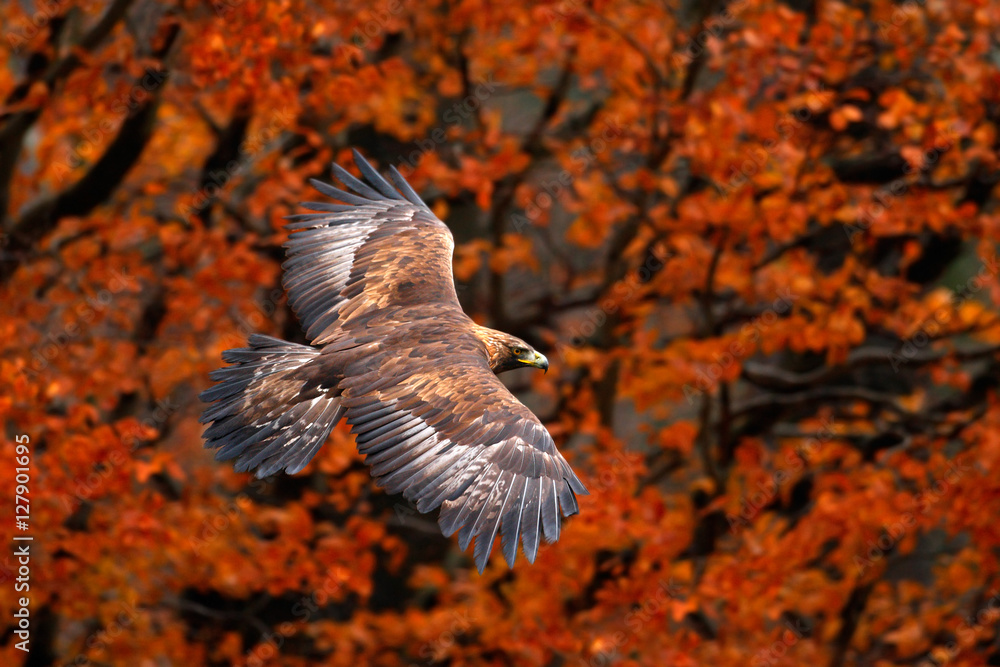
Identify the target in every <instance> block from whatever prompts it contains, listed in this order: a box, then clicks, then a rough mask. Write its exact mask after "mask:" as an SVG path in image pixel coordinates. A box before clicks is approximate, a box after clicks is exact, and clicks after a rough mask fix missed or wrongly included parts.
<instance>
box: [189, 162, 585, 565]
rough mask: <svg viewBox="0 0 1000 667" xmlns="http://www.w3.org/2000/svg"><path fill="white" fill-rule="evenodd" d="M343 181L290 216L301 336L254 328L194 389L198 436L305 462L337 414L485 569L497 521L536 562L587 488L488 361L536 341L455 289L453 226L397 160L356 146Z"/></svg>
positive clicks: (507, 551) (388, 482)
mask: <svg viewBox="0 0 1000 667" xmlns="http://www.w3.org/2000/svg"><path fill="white" fill-rule="evenodd" d="M354 160H355V163H356V164H357V166H358V168H359V169H360V171H361V174H362V177H363V178H364V181H362V180H359V179H358V178H355V177H354V176H352V175H351V174H350V173H349V172H348V171H347V170H345V169H344V168H342V167H340V166H338V165H334V166H333V170H334V173H335V174H336V176H337V178H338V179H339V180H340V181H341V182H342V183H343V184H344V186H346V188H348V189H349V190H351V191H352V192H347V191H344V190H340V189H338V188H335V187H333V186H331V185H327V184H326V183H322V182H320V181H312V183H313V185H314V186H315V187H316V189H318V190H319V191H320V192H322V193H323V194H325V195H328V196H330V197H332V198H334V199H336V200H339V201H340V202H343V203H341V204H328V203H317V202H305V203H304V204H303V206H304V207H305V208H307V209H309V210H312V211H316V213H308V214H300V215H294V216H290V219H291V220H292V222H291V224H289V225H288V229H289V230H290V231H291V232H292V233H291V235H290V236H289V240H288V242H287V243H286V244H285V247H286V249H287V251H288V259H287V261H286V262H285V263H284V265H283V268H284V280H283V282H284V286H285V289H286V290H287V292H288V296H289V300H290V303H291V306H292V309H293V310H294V311H295V313H296V315H297V316H298V318H299V320H300V321H301V323H302V326H303V327H304V329H305V332H306V338H307V339H308V340H309V341H310V343H311V345H298V344H295V343H288V342H285V341H282V340H278V339H276V338H270V337H268V336H262V335H253V336H251V337H250V347H249V348H240V349H233V350H227V351H226V352H224V353H223V355H222V358H223V360H224V361H226V362H229V363H230V364H232V365H230V366H227V367H225V368H221V369H219V370H217V371H214V372H213V373H212V379H213V380H217V381H219V384H216V385H215V386H214V387H212V388H210V389H208V390H206V391H205V392H203V393H202V399H203V400H204V401H206V402H210V403H212V405H210V406H209V407H208V408H206V410H205V412H204V414H203V415H202V418H201V421H202V422H203V423H209V422H211V425H210V426H209V427H208V428H207V429H206V430H205V439H206V443H205V446H206V447H210V448H213V449H217V452H216V458H217V459H219V460H224V459H236V470H238V471H248V470H254V469H256V471H257V476H258V477H264V476H266V475H270V474H272V473H275V472H278V471H280V470H285V471H287V472H288V473H296V472H298V471H300V470H301V469H302V468H303V467H305V465H306V464H307V463H308V462H309V461H310V460H311V459H312V457H313V456H314V455H315V454H316V451H317V450H318V449H319V448H320V446H321V445H322V444H323V443H324V442H325V441H326V438H327V436H328V435H329V434H330V431H331V430H332V429H333V427H334V425H335V424H336V423H337V422H338V421H340V419H341V417H343V416H345V415H346V417H347V422H348V423H349V424H350V425H351V431H352V432H353V433H354V434H356V436H357V445H358V451H359V452H360V453H361V454H362V455H364V457H365V462H366V463H368V464H369V465H370V466H371V472H372V476H373V477H375V481H376V483H377V484H378V485H379V486H381V487H384V488H385V490H386V491H388V492H389V493H402V494H403V496H404V497H406V498H407V499H408V500H410V501H412V502H413V503H414V504H415V505H416V507H417V509H418V510H419V511H421V512H429V511H430V510H432V509H434V508H436V507H440V508H441V512H440V517H439V520H438V521H439V523H440V525H441V530H442V532H443V533H444V534H445V535H446V536H448V535H451V534H452V533H454V532H455V531H458V534H459V544H460V546H461V548H462V549H463V550H464V549H465V548H466V547H468V545H469V543H470V541H472V539H473V538H476V546H475V560H476V565H477V567H478V568H479V571H480V572H482V571H483V568H484V567H485V566H486V561H487V559H488V558H489V554H490V550H491V547H492V546H493V541H494V539H495V538H496V536H497V533H498V532H499V533H500V536H501V542H502V548H503V555H504V558H505V559H506V560H507V563H508V564H509V565H510V566H513V564H514V557H515V554H516V552H517V542H518V537H520V539H521V542H522V545H523V548H524V553H525V555H526V556H527V558H528V560H529V561H531V562H534V560H535V555H536V553H537V551H538V543H539V538H540V536H541V535H544V536H545V538H546V540H548V541H550V542H552V541H555V540H556V539H557V538H558V537H559V527H560V521H561V518H560V514H562V515H565V516H570V515H571V514H576V512H577V503H576V495H575V494H577V493H579V494H586V493H587V490H586V489H585V488H584V486H583V484H582V483H581V482H580V480H579V479H578V478H577V476H576V475H575V474H574V473H573V471H572V469H570V466H569V464H568V463H567V462H566V460H565V459H564V458H563V457H562V455H561V454H560V453H559V451H558V450H557V449H556V447H555V444H554V443H553V441H552V437H551V436H550V435H549V433H548V431H546V430H545V427H544V426H542V424H541V422H539V421H538V418H537V417H535V415H534V414H532V413H531V411H530V410H528V408H526V407H525V406H524V405H523V404H522V403H521V402H520V401H518V400H517V399H516V398H515V397H514V396H513V395H512V394H511V393H510V392H509V391H508V390H507V388H506V387H505V386H504V385H503V383H501V382H500V380H498V379H497V377H496V373H499V372H502V371H505V370H509V369H512V368H519V367H522V366H537V367H540V368H548V362H547V361H546V360H545V357H543V356H542V355H540V354H539V353H537V352H535V351H534V350H533V349H531V347H530V346H529V345H527V344H526V343H525V342H524V341H521V340H519V339H517V338H515V337H513V336H510V335H508V334H505V333H503V332H500V331H494V330H492V329H487V328H485V327H481V326H479V325H477V324H476V323H474V322H473V321H472V320H471V319H470V318H469V317H468V316H467V315H466V314H465V313H464V312H463V311H462V308H461V306H460V305H459V303H458V297H457V295H456V293H455V284H454V280H453V278H452V267H451V257H452V252H453V250H454V248H455V242H454V240H453V238H452V235H451V232H450V231H449V230H448V227H447V226H446V225H445V224H444V223H443V222H441V221H440V220H438V219H437V217H436V216H435V215H434V214H433V213H432V212H431V210H430V209H429V208H428V207H427V205H426V204H425V203H424V202H423V201H422V200H421V199H420V197H419V196H418V195H417V193H416V192H414V191H413V189H412V188H411V187H410V186H409V184H408V183H407V182H406V181H405V180H404V179H403V177H402V176H401V175H400V174H399V172H398V171H396V170H395V169H394V168H393V169H392V170H391V172H390V177H391V179H392V181H393V183H394V184H395V187H393V186H392V185H390V184H389V183H388V182H387V181H386V180H385V179H383V178H382V176H381V175H379V173H378V172H377V171H375V169H373V168H372V166H371V165H370V164H368V162H366V161H365V160H364V158H362V157H361V155H360V154H359V153H358V152H357V151H355V152H354Z"/></svg>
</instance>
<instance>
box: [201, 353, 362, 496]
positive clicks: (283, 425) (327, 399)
mask: <svg viewBox="0 0 1000 667" xmlns="http://www.w3.org/2000/svg"><path fill="white" fill-rule="evenodd" d="M319 353H320V351H319V350H318V349H316V348H314V347H309V346H307V345H297V344H295V343H288V342H285V341H283V340H279V339H277V338H271V337H270V336H262V335H258V334H254V335H252V336H250V347H249V348H240V349H235V350H227V351H226V352H225V353H224V354H223V359H224V360H225V361H228V362H230V363H232V364H233V365H232V366H227V367H225V368H220V369H219V370H217V371H213V372H212V374H211V377H212V379H213V380H218V381H219V384H217V385H215V386H214V387H211V388H210V389H206V390H205V391H204V392H202V394H201V399H202V400H203V401H205V402H213V401H215V403H214V404H213V405H211V406H209V407H207V408H206V409H205V411H204V412H203V413H202V416H201V422H202V423H203V424H205V423H209V422H212V423H211V425H210V426H209V427H208V428H207V429H206V430H205V447H207V448H209V449H215V450H217V451H216V454H215V458H216V459H217V460H220V461H222V460H227V459H236V462H235V468H236V470H237V471H238V472H245V471H249V470H254V469H255V468H256V475H257V477H266V476H268V475H271V474H274V473H276V472H278V471H280V470H282V469H284V470H285V471H286V472H288V473H289V474H294V473H297V472H299V471H300V470H302V468H304V467H305V466H306V464H307V463H309V461H310V460H312V458H313V456H315V455H316V452H317V451H318V450H319V448H320V447H321V446H322V445H323V443H324V442H326V438H327V436H328V435H330V431H331V430H333V427H334V426H335V425H336V423H337V422H338V421H340V418H341V416H343V412H344V408H343V407H342V406H341V404H340V397H339V396H337V395H335V394H334V393H333V392H332V391H329V390H327V389H325V388H323V387H322V386H320V385H319V384H318V383H316V382H314V381H311V380H310V379H309V378H308V375H307V374H305V373H302V372H301V371H299V369H301V368H302V367H303V366H305V365H306V364H308V363H309V362H310V361H313V360H314V359H315V358H316V357H317V356H318V355H319Z"/></svg>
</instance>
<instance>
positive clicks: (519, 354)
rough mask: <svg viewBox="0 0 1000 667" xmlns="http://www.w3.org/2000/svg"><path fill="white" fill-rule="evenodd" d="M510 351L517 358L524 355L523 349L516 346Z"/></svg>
mask: <svg viewBox="0 0 1000 667" xmlns="http://www.w3.org/2000/svg"><path fill="white" fill-rule="evenodd" d="M510 351H511V352H513V353H514V354H515V355H516V356H518V357H519V356H521V355H522V354H524V348H523V347H517V346H515V347H512V348H510Z"/></svg>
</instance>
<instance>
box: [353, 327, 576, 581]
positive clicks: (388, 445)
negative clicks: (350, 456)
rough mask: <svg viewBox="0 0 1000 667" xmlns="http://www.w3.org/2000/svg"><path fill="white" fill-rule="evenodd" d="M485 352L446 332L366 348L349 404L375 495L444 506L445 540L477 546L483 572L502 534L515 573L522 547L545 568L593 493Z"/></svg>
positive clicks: (417, 333)
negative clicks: (566, 524) (563, 525)
mask: <svg viewBox="0 0 1000 667" xmlns="http://www.w3.org/2000/svg"><path fill="white" fill-rule="evenodd" d="M473 345H474V341H472V340H471V339H470V338H469V334H468V333H466V332H463V331H462V330H461V329H460V328H459V326H458V325H457V324H453V323H449V322H445V323H435V324H433V325H422V326H415V327H414V330H413V331H412V332H404V331H397V332H396V333H395V334H393V335H390V336H388V337H387V338H385V339H383V340H381V341H380V342H379V343H377V344H373V345H372V346H363V347H361V348H358V349H361V350H363V353H361V354H359V355H358V356H357V357H356V358H355V359H354V360H353V361H352V362H351V363H350V364H348V365H347V367H346V368H345V374H344V375H345V377H344V379H343V380H342V381H341V383H340V388H341V391H342V393H341V404H342V405H343V406H344V408H345V409H346V412H347V421H348V423H350V424H351V427H352V428H351V430H352V432H353V433H355V434H356V435H357V443H358V451H359V452H361V454H363V455H364V456H365V462H366V463H368V464H369V465H371V466H372V476H373V477H375V480H376V483H377V484H378V485H379V486H382V487H384V488H385V490H386V491H387V492H389V493H402V494H403V496H404V497H405V498H407V499H408V500H410V501H411V502H412V503H414V504H415V506H416V508H417V510H419V511H420V512H429V511H431V510H432V509H434V508H436V507H438V506H440V507H441V513H440V516H439V519H438V522H439V524H440V525H441V530H442V532H444V534H445V535H451V534H452V533H454V532H456V531H458V534H459V545H460V546H461V548H462V549H463V550H464V549H465V548H466V547H468V545H469V542H470V541H471V540H472V538H473V537H475V538H476V548H475V559H476V565H477V567H478V568H479V571H480V572H482V570H483V568H484V567H485V566H486V561H487V559H488V558H489V554H490V548H491V547H492V545H493V541H494V538H495V537H496V536H497V533H498V532H499V534H500V535H501V537H502V544H503V554H504V558H505V559H506V560H507V563H508V564H509V565H511V566H513V564H514V557H515V554H516V551H517V542H518V537H519V536H520V538H521V540H522V543H523V546H524V553H525V555H526V556H527V558H528V560H529V561H531V562H534V560H535V554H536V553H537V551H538V543H539V539H540V536H541V534H542V533H543V532H544V535H545V538H546V539H547V540H548V541H549V542H554V541H555V540H556V539H557V538H558V537H559V528H560V521H561V519H560V512H561V513H562V514H563V515H565V516H570V515H571V514H576V512H577V503H576V497H575V495H574V494H575V493H580V494H586V493H587V490H586V488H585V487H584V486H583V484H582V483H581V482H580V480H579V479H578V478H577V476H576V475H575V474H574V473H573V470H572V469H571V468H570V466H569V464H568V463H567V462H566V460H565V459H564V458H563V456H562V454H560V453H559V451H558V450H557V449H556V447H555V444H554V443H553V442H552V437H551V436H550V435H549V433H548V431H546V430H545V427H544V426H542V424H541V422H539V421H538V418H537V417H535V415H534V414H532V412H531V411H530V410H529V409H528V408H527V407H525V406H524V405H523V404H522V403H521V402H520V401H518V400H517V399H516V398H515V397H514V396H513V394H511V393H510V391H508V390H507V388H506V387H505V386H504V384H503V383H502V382H501V381H500V380H499V379H498V378H497V376H496V375H494V374H493V372H492V371H491V370H490V367H489V365H488V364H487V362H486V359H485V358H484V357H483V356H482V354H481V353H477V352H476V351H475V350H474V348H473Z"/></svg>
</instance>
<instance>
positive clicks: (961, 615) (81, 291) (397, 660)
mask: <svg viewBox="0 0 1000 667" xmlns="http://www.w3.org/2000/svg"><path fill="white" fill-rule="evenodd" d="M0 33H2V38H3V39H2V42H0V59H2V65H3V66H2V67H0V218H2V220H3V230H2V247H0V259H2V262H0V303H2V304H3V306H2V307H3V317H2V320H0V377H2V378H3V391H2V393H0V416H2V419H3V422H4V425H5V430H4V434H3V435H4V437H3V444H2V446H0V479H2V480H3V483H2V485H0V488H2V489H3V493H2V495H0V508H2V509H0V526H2V534H3V536H4V547H3V548H4V551H3V555H2V556H0V580H2V584H0V610H2V613H3V619H4V620H3V621H0V626H3V627H5V628H7V632H6V634H5V635H4V638H3V642H4V644H3V646H0V662H2V663H3V664H22V663H23V664H29V665H49V664H53V665H55V664H58V665H84V664H94V665H128V666H135V665H241V666H242V665H247V666H256V665H346V666H357V665H368V664H378V665H431V664H435V665H437V664H440V665H475V664H492V665H505V664H515V665H521V664H524V665H529V664H532V665H533V664H538V665H593V666H602V665H640V664H641V665H682V666H684V665H692V666H693V665H750V666H754V667H756V666H762V665H824V666H825V665H830V666H836V665H851V664H864V665H924V666H928V665H934V666H938V665H945V664H947V665H989V664H998V662H1000V648H998V647H1000V638H998V630H997V621H998V619H1000V563H998V556H1000V528H998V525H1000V524H998V520H997V517H998V516H1000V401H998V393H997V392H998V384H1000V278H998V272H1000V263H998V261H1000V260H998V255H997V243H998V240H1000V210H998V200H997V194H998V191H997V183H998V180H1000V165H998V149H1000V137H998V123H1000V41H998V37H997V36H998V35H1000V5H998V3H996V2H993V1H991V0H982V1H978V2H953V3H950V2H949V3H945V2H930V1H928V2H924V1H922V0H907V1H906V2H897V3H893V2H888V1H885V0H872V1H871V2H866V3H843V2H826V1H818V0H817V1H815V2H808V1H801V0H795V1H792V0H788V1H786V2H778V1H767V0H732V1H730V2H724V1H722V2H719V1H710V2H691V1H687V0H685V1H680V2H678V1H674V0H665V1H664V2H648V1H637V2H631V1H629V2H616V3H607V2H596V1H591V0H560V1H558V2H541V3H532V2H523V3H522V2H480V1H477V0H467V1H465V2H435V1H433V0H431V1H429V2H422V3H417V2H409V1H407V0H376V1H375V2H371V3H362V2H348V1H346V0H341V1H336V2H334V1H332V0H331V1H324V2H304V1H302V0H282V1H280V2H264V1H263V0H213V1H212V2H211V3H208V2H195V1H193V0H185V1H180V2H177V1H170V0H165V1H163V2H153V1H151V0H106V1H104V2H95V1H91V0H79V1H78V2H75V3H74V2H58V1H57V0H38V1H37V3H36V5H35V7H34V9H31V8H30V7H29V3H22V2H9V3H4V4H3V5H2V7H0ZM351 147H357V148H359V149H360V150H361V151H362V152H363V153H364V154H365V155H366V156H368V157H369V158H370V159H372V160H373V162H375V163H377V164H378V165H379V166H381V167H382V168H383V169H384V168H386V167H387V166H388V165H390V164H395V165H397V166H398V167H399V168H400V170H401V171H402V172H403V173H404V174H405V175H406V176H407V178H408V179H409V181H410V182H411V184H412V185H413V186H414V188H415V189H416V190H417V191H419V192H420V193H421V194H422V195H423V196H424V198H425V199H426V200H427V202H428V204H429V205H430V206H431V207H432V208H433V209H434V211H435V212H436V213H437V214H438V215H439V217H441V218H442V219H443V220H445V221H446V222H447V223H448V224H449V226H450V227H451V229H452V230H453V232H454V235H455V238H456V243H457V249H456V254H455V273H456V279H457V281H458V293H459V296H460V299H461V301H462V304H463V306H464V307H465V309H466V310H467V312H469V313H470V315H472V316H473V317H474V318H475V319H476V320H477V321H480V322H482V323H485V324H489V325H490V326H493V327H496V328H498V329H502V330H505V331H508V332H510V333H512V334H514V335H517V336H520V337H522V338H524V339H526V340H528V341H530V342H532V344H534V345H535V347H537V348H538V349H539V350H542V351H543V352H545V353H546V354H547V355H548V357H549V359H550V361H551V370H550V372H549V373H548V374H544V375H543V374H541V373H532V372H530V371H517V372H515V373H512V374H511V375H509V376H507V379H508V380H509V386H510V387H511V388H512V389H513V390H514V391H515V392H516V393H517V394H518V396H519V397H520V398H521V399H522V400H523V401H524V402H525V403H526V404H527V405H528V406H529V407H531V408H532V409H533V410H534V411H535V412H536V413H537V414H538V415H539V417H540V418H541V419H542V421H543V422H544V423H545V424H546V425H547V427H548V428H549V430H550V431H551V432H552V434H553V436H554V438H555V440H556V442H557V444H558V445H559V447H560V449H561V450H562V451H563V452H564V453H565V455H566V456H567V458H568V459H569V460H570V462H571V463H572V465H573V466H574V468H575V469H576V470H577V471H578V472H579V474H580V477H581V478H582V479H583V480H584V482H585V483H586V484H587V485H588V487H589V489H590V491H591V495H590V496H586V497H582V498H581V499H580V515H579V516H577V517H573V518H572V519H570V520H568V521H567V522H566V524H565V526H564V530H563V534H562V537H561V539H560V540H559V542H558V543H557V544H555V545H544V546H543V547H542V548H541V549H540V552H539V556H538V559H537V561H536V562H535V564H534V565H529V564H528V563H526V562H525V561H524V560H523V558H522V559H519V561H518V563H517V566H516V567H515V569H514V570H513V571H510V570H508V569H507V568H506V566H505V565H504V563H503V562H502V559H501V558H499V557H498V554H497V553H495V554H494V557H493V558H492V560H491V563H490V566H489V567H488V568H487V570H486V572H485V574H484V575H483V576H479V575H478V574H477V573H476V572H475V569H474V567H473V566H472V563H471V558H470V554H468V553H462V552H460V551H459V550H458V546H457V541H456V540H455V539H454V538H453V539H446V538H443V537H442V536H441V535H440V532H439V530H438V528H437V526H436V523H435V516H434V515H421V514H418V513H417V512H416V511H415V510H414V509H413V508H411V507H410V506H409V505H408V504H407V503H406V502H405V501H403V499H402V498H401V497H398V496H388V495H386V494H384V493H383V492H381V491H379V490H377V489H376V488H374V486H373V484H372V483H371V478H370V476H369V473H368V470H367V468H366V467H365V466H364V465H363V463H362V461H361V458H360V456H359V455H358V454H357V452H356V451H355V446H354V442H353V439H352V437H351V436H350V434H349V432H348V430H347V427H346V424H343V423H342V424H341V425H340V426H339V427H338V428H337V429H336V430H335V431H334V433H333V435H332V436H331V437H330V440H329V441H328V442H327V444H326V445H325V446H324V448H323V449H322V450H321V452H320V454H319V455H318V456H317V458H316V460H315V461H314V462H313V463H312V464H310V465H309V467H308V468H306V470H305V471H303V472H302V473H301V474H299V475H296V476H293V477H289V476H277V477H274V478H270V479H266V480H263V481H256V480H253V479H252V478H250V477H249V476H247V475H244V474H237V473H234V472H233V471H232V469H231V466H229V465H226V464H220V463H217V462H215V461H213V459H212V454H211V452H207V451H205V450H203V449H202V440H201V430H202V429H201V426H200V425H199V424H198V423H197V419H198V415H199V412H200V410H201V405H200V404H199V402H198V400H197V394H198V393H199V392H200V391H201V390H203V389H204V388H206V387H207V386H209V384H210V381H209V380H208V372H209V371H210V370H212V369H214V368H216V367H218V366H219V365H220V358H221V352H222V351H223V350H225V349H227V348H231V347H239V346H242V345H243V344H244V343H245V341H246V337H247V336H248V335H249V334H250V333H253V332H260V333H266V334H270V335H276V336H280V337H283V338H285V339H288V340H295V341H302V340H303V339H302V334H301V331H300V329H299V326H298V323H297V322H296V321H295V318H294V316H293V315H292V314H291V312H290V310H289V308H288V305H287V301H286V298H285V295H284V293H283V291H282V289H281V283H280V276H281V271H280V262H281V260H282V257H283V249H282V247H281V244H282V243H283V242H284V240H285V239H286V238H287V234H286V232H285V231H284V229H283V220H282V218H283V216H285V215H288V214H289V213H292V212H294V211H295V210H296V205H297V202H299V201H301V200H309V199H316V198H317V197H318V195H316V193H314V192H313V191H312V190H311V189H310V188H309V186H308V179H309V178H311V177H321V178H327V179H328V177H329V163H330V162H331V161H333V160H336V161H338V162H340V163H341V164H350V163H351V160H350V158H349V156H350V152H349V151H350V148H351ZM352 168H353V167H352ZM21 434H24V435H27V436H29V438H30V443H31V467H32V473H31V496H30V498H31V534H32V535H33V536H34V542H33V547H32V548H33V558H32V564H31V582H30V583H31V588H30V595H31V614H32V625H31V627H32V635H31V652H30V653H29V654H25V653H23V652H22V651H20V650H18V649H17V648H15V643H16V641H18V640H17V637H16V636H15V635H14V634H13V632H12V630H13V628H14V627H15V625H16V622H15V620H14V618H13V616H12V615H13V613H14V610H15V607H16V606H17V598H18V597H19V596H20V595H21V594H20V593H15V588H14V578H15V577H16V572H17V564H16V562H15V561H14V559H13V557H12V556H11V553H12V548H10V545H11V544H13V542H11V541H10V537H11V536H12V535H13V533H14V528H13V526H14V520H15V518H14V499H13V496H14V481H13V479H14V473H13V469H14V465H15V464H14V458H15V438H16V437H17V436H18V435H21ZM497 549H498V547H497Z"/></svg>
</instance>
